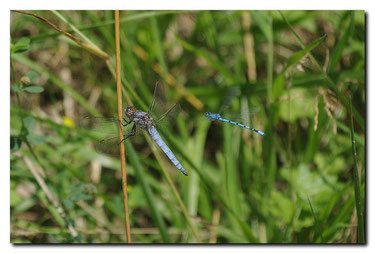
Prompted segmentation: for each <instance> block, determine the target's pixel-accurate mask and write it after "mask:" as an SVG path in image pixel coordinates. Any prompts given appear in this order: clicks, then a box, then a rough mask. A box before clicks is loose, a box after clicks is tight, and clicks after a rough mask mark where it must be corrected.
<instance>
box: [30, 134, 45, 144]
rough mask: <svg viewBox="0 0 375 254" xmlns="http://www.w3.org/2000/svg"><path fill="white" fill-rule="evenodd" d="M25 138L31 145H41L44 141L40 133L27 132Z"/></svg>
mask: <svg viewBox="0 0 375 254" xmlns="http://www.w3.org/2000/svg"><path fill="white" fill-rule="evenodd" d="M26 139H27V141H29V142H30V143H31V144H33V145H41V144H43V143H44V137H43V136H41V135H36V134H27V135H26Z"/></svg>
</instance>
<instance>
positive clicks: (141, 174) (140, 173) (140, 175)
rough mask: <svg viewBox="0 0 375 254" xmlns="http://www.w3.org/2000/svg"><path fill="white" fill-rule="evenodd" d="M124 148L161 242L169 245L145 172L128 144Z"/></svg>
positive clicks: (162, 220) (161, 217)
mask: <svg viewBox="0 0 375 254" xmlns="http://www.w3.org/2000/svg"><path fill="white" fill-rule="evenodd" d="M125 148H126V151H127V154H128V158H129V161H130V163H131V164H132V165H133V167H134V170H135V175H136V177H137V180H138V182H139V184H140V185H141V187H142V191H143V193H144V197H145V198H146V201H147V204H148V207H149V209H150V212H151V216H152V218H153V221H154V222H155V225H156V226H157V227H158V229H159V232H160V235H161V238H162V239H163V242H164V243H169V242H171V241H170V238H169V235H168V232H167V228H166V225H165V222H164V219H163V216H162V215H161V214H160V212H159V210H158V209H157V207H158V205H157V204H156V203H155V200H156V199H155V198H154V197H153V194H152V191H151V188H150V186H149V184H148V182H147V180H146V179H147V178H146V176H145V171H144V169H143V167H142V165H141V163H140V161H139V158H138V156H137V154H136V152H135V150H134V148H133V146H132V144H131V143H130V142H125Z"/></svg>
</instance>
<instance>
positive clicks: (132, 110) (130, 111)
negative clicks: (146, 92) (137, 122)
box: [124, 106, 137, 119]
mask: <svg viewBox="0 0 375 254" xmlns="http://www.w3.org/2000/svg"><path fill="white" fill-rule="evenodd" d="M124 112H125V115H126V116H127V117H129V119H133V118H134V115H135V113H137V109H136V108H135V107H134V106H129V107H127V108H126V109H125V110H124Z"/></svg>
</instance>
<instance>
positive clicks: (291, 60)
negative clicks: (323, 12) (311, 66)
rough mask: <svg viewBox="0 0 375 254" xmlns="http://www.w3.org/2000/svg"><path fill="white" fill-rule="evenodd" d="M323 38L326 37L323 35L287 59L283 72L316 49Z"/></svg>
mask: <svg viewBox="0 0 375 254" xmlns="http://www.w3.org/2000/svg"><path fill="white" fill-rule="evenodd" d="M325 38H326V35H323V36H322V37H320V38H318V39H316V40H315V41H313V42H312V43H310V44H309V45H307V46H306V47H305V48H304V49H302V50H300V51H298V52H296V53H294V54H292V55H291V56H290V57H289V58H288V61H287V66H286V68H284V70H286V69H288V68H289V67H291V66H293V65H295V64H296V63H298V62H299V61H300V60H301V59H302V58H303V57H304V56H305V55H306V54H307V53H309V52H310V51H312V50H313V49H314V48H316V47H317V46H318V45H319V44H320V43H321V42H322V41H323V40H324V39H325Z"/></svg>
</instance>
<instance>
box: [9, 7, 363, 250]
mask: <svg viewBox="0 0 375 254" xmlns="http://www.w3.org/2000/svg"><path fill="white" fill-rule="evenodd" d="M32 12H33V13H35V14H38V15H40V16H42V17H44V18H46V19H48V20H49V21H51V22H53V23H54V24H56V25H57V26H58V27H60V28H61V29H63V30H64V31H67V32H70V33H72V34H73V35H74V36H77V37H78V38H80V39H82V40H83V41H84V42H85V43H87V45H89V46H91V47H94V46H95V47H98V48H99V49H100V50H101V51H103V52H105V53H107V54H108V55H109V56H110V57H111V59H110V60H109V61H108V62H106V61H105V60H103V59H102V58H100V57H98V56H96V55H95V54H94V53H93V52H92V51H90V50H89V49H88V48H82V47H81V46H80V45H78V44H76V43H75V42H73V41H71V40H69V39H68V38H66V37H64V36H63V35H60V34H59V33H57V32H56V31H54V30H52V29H51V28H50V27H49V26H48V25H47V24H45V23H44V22H42V21H41V20H38V19H36V18H34V17H31V16H27V15H24V14H19V13H11V26H10V31H11V39H12V40H11V59H10V64H11V73H10V75H11V85H12V88H11V91H10V92H11V95H10V96H11V111H10V114H11V122H10V131H11V168H10V188H11V189H10V192H11V199H10V208H11V218H10V219H11V221H10V223H11V235H10V238H11V242H12V243H54V242H58V243H76V242H79V241H81V242H83V243H125V242H126V237H125V224H124V214H123V210H124V209H123V199H122V190H121V174H120V161H119V158H118V157H116V156H111V155H107V154H103V153H97V152H96V151H95V149H94V145H95V143H96V142H98V141H99V140H100V139H103V138H105V137H108V136H111V134H108V135H107V134H105V133H98V132H95V131H93V130H90V129H86V128H82V127H80V126H79V121H80V119H81V118H82V116H85V115H95V116H100V115H103V116H116V115H117V112H116V110H117V105H116V101H115V98H116V86H115V79H114V77H113V70H114V66H113V63H114V62H113V59H114V52H115V49H114V47H115V45H114V25H113V19H114V15H113V12H112V11H59V12H56V11H52V12H51V11H32ZM248 14H250V17H251V26H250V29H249V30H246V29H247V28H246V24H244V22H246V21H244V20H246V19H245V18H244V12H243V11H126V12H125V11H122V12H120V15H121V16H120V20H121V24H120V29H121V66H122V71H123V73H122V83H123V88H124V89H123V94H124V98H125V100H124V106H128V104H129V103H131V104H133V105H134V106H136V107H137V108H138V109H140V110H144V111H145V110H147V109H148V105H149V104H150V102H151V99H152V93H153V88H154V85H155V83H156V82H157V81H159V82H160V85H159V86H160V87H161V88H162V90H163V93H164V94H163V96H164V98H163V99H162V101H161V103H160V104H163V103H162V102H165V103H166V104H167V105H172V104H173V103H179V104H180V105H181V111H180V114H179V115H178V117H177V118H176V119H174V120H172V121H171V120H170V119H166V124H164V125H163V126H164V127H165V128H162V129H160V134H161V135H162V137H163V139H164V140H165V142H166V143H167V144H168V146H169V147H170V148H171V150H172V151H173V152H174V153H175V155H176V156H177V158H178V159H179V160H180V161H181V163H182V164H183V166H184V167H185V168H186V170H187V171H188V173H189V176H188V177H186V176H184V175H183V174H181V173H180V172H179V171H178V170H177V169H175V168H174V167H173V165H172V163H171V162H170V161H169V160H168V158H167V157H166V156H165V154H163V153H162V152H161V151H160V149H159V148H157V147H156V146H155V144H154V143H153V141H152V140H151V139H150V138H149V137H148V136H147V134H145V133H144V132H142V131H140V132H139V134H138V135H137V136H135V137H133V138H132V139H130V140H127V141H126V142H125V147H126V158H127V172H128V185H129V189H128V197H129V211H130V225H131V232H132V242H133V243H197V242H202V243H209V242H214V243H303V244H306V243H366V235H365V228H366V218H365V217H364V216H363V215H364V214H365V210H364V209H365V201H366V199H365V196H364V190H365V181H364V179H365V170H364V169H365V168H364V167H365V126H366V125H365V119H366V114H365V93H366V90H365V69H364V66H365V52H364V48H365V47H364V46H365V45H364V43H365V28H364V12H363V11H282V12H279V11H248ZM249 34H250V35H251V36H252V38H253V41H254V45H253V46H251V47H250V49H251V50H252V51H253V53H254V56H255V63H254V64H250V63H249V62H248V59H247V57H246V54H245V52H244V48H245V45H244V44H245V43H247V42H246V41H247V40H245V37H246V36H248V35H249ZM22 38H28V39H22ZM248 46H249V45H246V47H247V48H249V47H248ZM249 68H250V69H251V68H253V69H255V70H256V78H254V79H252V80H249V78H248V75H247V70H248V69H249ZM31 71H33V72H31ZM30 72H31V73H30ZM26 75H27V76H28V77H29V79H30V82H31V84H28V81H27V79H25V78H22V77H24V76H26ZM30 77H31V78H30ZM21 78H22V82H21ZM42 88H43V89H42ZM229 88H231V89H233V88H235V91H238V93H237V94H236V96H234V97H232V98H231V102H230V104H229V109H228V110H231V111H236V112H238V113H241V112H242V113H243V112H244V110H245V109H246V108H247V107H258V108H259V112H258V113H256V114H255V115H252V116H251V117H250V118H247V117H244V116H243V115H242V117H243V118H242V120H241V121H242V122H244V123H247V124H250V126H252V127H254V128H256V129H259V130H262V131H264V132H265V133H266V136H265V137H262V136H260V135H258V134H256V133H253V132H249V131H248V130H245V129H241V128H239V127H236V126H232V125H226V124H221V123H211V122H210V121H205V120H203V118H204V116H203V114H204V113H205V112H206V111H211V112H217V111H219V109H220V107H221V105H222V104H223V103H224V101H226V100H227V97H226V95H227V94H228V91H229V90H230V89H229ZM232 91H233V90H232ZM350 98H352V99H351V100H350ZM126 130H128V129H126ZM353 141H355V146H354V145H353V144H354V143H353ZM25 160H29V161H30V162H31V163H32V165H33V167H35V168H37V169H38V173H39V174H40V175H41V177H42V178H43V180H44V182H45V183H46V186H47V190H46V189H43V188H42V187H41V186H40V183H39V182H38V181H37V180H36V178H35V176H34V175H33V174H32V171H30V167H29V166H28V165H27V164H26V163H25ZM48 192H50V193H52V194H53V196H54V197H55V199H56V200H57V201H58V204H57V206H56V204H53V203H52V202H51V200H50V199H49V197H48V195H46V193H48ZM59 206H60V207H62V208H63V210H64V211H65V213H66V218H64V216H62V215H61V213H60V211H59V209H58V208H56V207H59ZM69 223H71V225H72V227H73V228H74V230H75V231H77V232H78V234H79V236H78V237H75V236H74V233H73V232H74V230H72V228H69V226H68V225H69Z"/></svg>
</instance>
